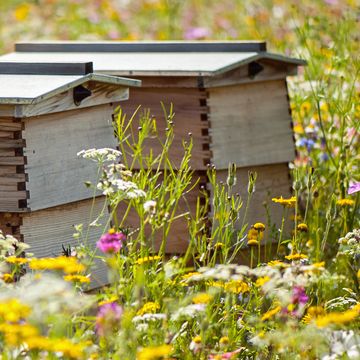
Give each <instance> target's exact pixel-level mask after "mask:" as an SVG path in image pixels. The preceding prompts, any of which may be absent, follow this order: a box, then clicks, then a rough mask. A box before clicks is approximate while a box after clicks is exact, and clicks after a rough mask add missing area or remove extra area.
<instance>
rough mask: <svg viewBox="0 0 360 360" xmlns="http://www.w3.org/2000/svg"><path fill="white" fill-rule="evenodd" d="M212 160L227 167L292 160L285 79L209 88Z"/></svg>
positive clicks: (293, 150) (221, 167)
mask: <svg viewBox="0 0 360 360" xmlns="http://www.w3.org/2000/svg"><path fill="white" fill-rule="evenodd" d="M208 105H209V106H210V115H209V119H210V124H211V128H210V136H211V144H210V149H211V150H212V153H213V157H212V162H213V163H214V165H215V166H216V167H217V168H218V169H227V168H228V164H229V163H230V162H233V163H236V164H237V165H238V166H240V167H244V166H254V165H266V164H275V163H283V162H288V161H291V160H293V159H294V156H295V149H294V142H293V134H292V129H291V117H290V115H289V111H288V107H289V104H288V100H287V91H286V83H285V81H271V82H263V83H254V84H246V85H237V86H228V87H223V88H214V89H210V90H209V99H208Z"/></svg>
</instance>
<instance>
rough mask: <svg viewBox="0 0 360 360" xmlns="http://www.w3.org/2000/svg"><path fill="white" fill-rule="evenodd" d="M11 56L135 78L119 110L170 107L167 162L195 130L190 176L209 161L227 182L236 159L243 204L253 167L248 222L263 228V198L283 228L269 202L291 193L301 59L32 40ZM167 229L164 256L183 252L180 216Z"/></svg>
mask: <svg viewBox="0 0 360 360" xmlns="http://www.w3.org/2000/svg"><path fill="white" fill-rule="evenodd" d="M15 50H16V51H15V52H14V53H11V54H7V55H5V56H2V57H0V61H27V62H39V61H48V62H59V61H63V59H66V58H67V57H68V56H69V54H71V57H72V58H73V59H75V60H76V61H93V62H94V68H95V70H96V71H97V72H100V73H103V74H111V75H116V76H131V77H133V78H136V79H139V80H141V81H142V87H141V88H133V89H131V96H130V99H129V100H128V101H126V102H123V103H122V108H123V109H124V111H125V112H126V113H128V114H132V112H133V111H134V110H135V109H136V107H137V106H138V105H139V104H141V105H142V106H143V108H150V109H151V112H152V114H153V115H154V116H155V117H157V118H159V119H160V118H161V117H162V108H161V106H160V102H161V101H162V102H164V103H165V105H166V106H167V107H169V106H170V103H173V104H174V111H175V114H176V115H175V128H174V129H175V130H174V131H175V140H174V146H173V149H172V151H171V153H170V157H171V159H172V160H173V161H174V162H175V163H178V162H179V161H180V159H181V156H182V152H181V151H179V149H181V148H182V147H181V144H182V141H183V140H184V139H185V140H187V139H188V133H192V138H193V142H194V147H193V158H192V162H191V166H192V168H193V169H194V170H196V176H199V177H204V176H205V172H206V169H207V164H208V163H211V164H213V165H215V166H216V168H217V170H218V176H219V178H220V179H221V180H224V181H226V177H227V168H228V164H229V163H235V164H236V165H237V168H238V170H237V176H238V182H237V185H236V187H235V189H234V191H236V192H239V193H240V195H241V196H242V197H243V199H246V196H247V194H246V187H247V173H248V171H249V170H251V171H256V172H257V173H258V180H257V185H256V192H255V194H254V197H253V201H252V204H251V208H250V212H249V219H248V222H249V223H250V224H251V223H254V222H258V221H262V222H266V218H267V215H266V210H265V208H264V206H263V202H264V201H267V202H268V203H269V210H270V213H271V215H272V220H273V222H274V223H276V224H277V225H278V226H280V221H281V213H282V211H281V207H279V206H276V205H273V204H271V201H269V199H271V197H273V196H280V195H282V196H284V197H286V196H290V187H291V179H290V177H289V170H288V163H289V162H291V161H292V160H293V159H294V156H295V148H294V141H293V132H292V121H291V114H290V111H289V98H288V91H287V84H286V77H287V76H289V75H296V73H297V68H298V66H301V65H305V62H304V61H302V60H299V59H293V58H289V57H286V56H282V55H278V54H273V53H270V52H267V50H266V43H265V42H239V41H234V42H182V41H178V42H101V43H94V42H90V43H87V42H32V43H19V44H17V45H16V47H15ZM134 126H137V124H134ZM166 126H167V124H166V122H165V121H162V122H161V121H160V122H159V125H158V128H159V132H160V134H163V136H165V128H166ZM147 146H148V149H150V148H151V149H152V150H153V151H154V154H155V155H156V154H157V153H158V152H159V151H160V150H161V149H160V147H159V144H158V143H157V142H156V141H151V140H150V141H149V142H148V143H147ZM195 198H196V197H195V196H194V197H192V199H191V200H190V201H188V203H189V207H190V210H193V209H194V208H195ZM244 207H245V206H244ZM122 210H123V209H120V213H121V212H122ZM183 210H184V211H185V210H187V209H186V208H184V209H183ZM241 215H242V214H240V216H241ZM132 221H134V222H135V219H134V220H132ZM130 223H131V221H130ZM174 226H175V229H174V230H173V231H171V234H172V235H171V238H170V241H169V243H168V247H167V251H168V252H183V251H184V250H185V249H186V246H187V243H188V231H187V223H186V221H185V220H181V219H179V220H178V222H177V223H176V224H174ZM268 236H269V235H268V234H266V235H265V238H266V237H268Z"/></svg>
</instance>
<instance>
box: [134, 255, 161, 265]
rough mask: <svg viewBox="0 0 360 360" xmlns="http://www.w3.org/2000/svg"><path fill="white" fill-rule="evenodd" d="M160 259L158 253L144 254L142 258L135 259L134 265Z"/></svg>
mask: <svg viewBox="0 0 360 360" xmlns="http://www.w3.org/2000/svg"><path fill="white" fill-rule="evenodd" d="M160 259H161V256H158V255H155V256H145V257H143V258H139V259H137V260H136V261H135V264H136V265H143V264H147V263H149V262H152V261H157V260H160Z"/></svg>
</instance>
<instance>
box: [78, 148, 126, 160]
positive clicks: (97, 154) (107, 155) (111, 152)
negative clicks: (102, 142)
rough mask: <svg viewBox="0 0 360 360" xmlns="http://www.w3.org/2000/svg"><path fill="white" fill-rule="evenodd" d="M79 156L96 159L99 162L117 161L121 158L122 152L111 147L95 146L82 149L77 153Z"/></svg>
mask: <svg viewBox="0 0 360 360" xmlns="http://www.w3.org/2000/svg"><path fill="white" fill-rule="evenodd" d="M77 156H79V157H82V158H84V159H88V160H92V161H95V162H97V163H104V162H117V161H118V160H120V158H121V152H120V151H119V150H115V149H111V148H102V149H95V148H93V149H88V150H81V151H79V152H78V153H77Z"/></svg>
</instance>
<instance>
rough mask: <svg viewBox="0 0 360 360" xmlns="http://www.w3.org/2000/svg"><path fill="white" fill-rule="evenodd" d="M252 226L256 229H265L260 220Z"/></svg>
mask: <svg viewBox="0 0 360 360" xmlns="http://www.w3.org/2000/svg"><path fill="white" fill-rule="evenodd" d="M252 227H253V228H254V229H255V230H257V231H265V225H264V224H263V223H261V222H258V223H255V224H254V225H253V226H252Z"/></svg>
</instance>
